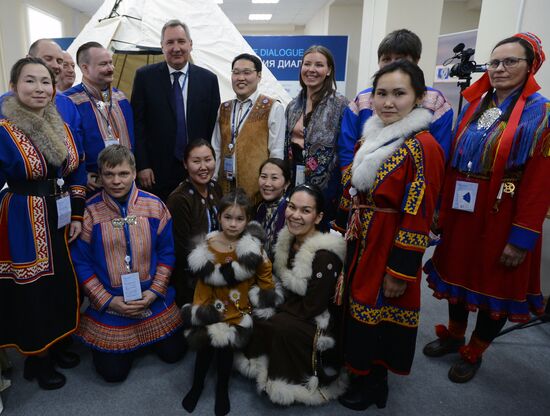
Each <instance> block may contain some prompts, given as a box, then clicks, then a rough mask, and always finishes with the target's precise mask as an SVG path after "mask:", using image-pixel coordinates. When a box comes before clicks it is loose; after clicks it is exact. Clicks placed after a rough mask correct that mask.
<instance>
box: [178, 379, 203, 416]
mask: <svg viewBox="0 0 550 416" xmlns="http://www.w3.org/2000/svg"><path fill="white" fill-rule="evenodd" d="M202 389H203V386H194V385H193V387H191V390H189V393H187V394H186V395H185V397H184V398H183V400H182V401H181V406H182V407H183V408H184V409H185V410H187V411H188V412H189V413H193V410H195V407H197V403H198V402H199V399H200V397H201V394H202Z"/></svg>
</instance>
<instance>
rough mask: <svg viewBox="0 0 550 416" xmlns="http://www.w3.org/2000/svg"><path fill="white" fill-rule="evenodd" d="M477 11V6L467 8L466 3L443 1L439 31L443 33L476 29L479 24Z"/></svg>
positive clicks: (478, 11)
mask: <svg viewBox="0 0 550 416" xmlns="http://www.w3.org/2000/svg"><path fill="white" fill-rule="evenodd" d="M479 13H480V9H479V8H475V9H471V8H468V5H467V3H464V2H457V1H445V2H444V3H443V15H442V16H441V31H440V33H441V34H442V35H444V34H446V33H456V32H464V31H465V30H472V29H477V27H478V25H479Z"/></svg>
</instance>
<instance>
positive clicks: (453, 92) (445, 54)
mask: <svg viewBox="0 0 550 416" xmlns="http://www.w3.org/2000/svg"><path fill="white" fill-rule="evenodd" d="M476 41H477V29H475V30H468V31H465V32H457V33H449V34H445V35H440V36H439V41H438V44H437V58H436V61H435V62H436V66H435V79H434V84H433V87H434V88H436V89H438V90H439V91H441V92H442V93H443V95H444V96H445V98H447V101H449V102H450V103H451V105H452V106H453V110H454V114H455V120H456V117H457V115H458V114H457V112H458V103H459V100H460V86H459V85H457V83H458V81H459V79H458V78H457V77H452V76H451V69H452V68H453V66H454V65H456V64H460V63H461V61H460V59H453V60H451V61H450V62H449V63H448V64H447V65H443V63H445V62H446V61H449V60H450V58H452V57H453V56H455V55H456V52H454V51H453V49H455V48H457V47H458V45H459V44H464V47H463V48H462V50H466V49H470V48H471V49H475V47H476ZM457 49H461V48H460V47H458V48H457ZM475 59H476V55H475V53H474V55H472V56H471V57H470V61H474V62H475ZM482 63H484V61H483V62H482ZM455 68H456V67H455ZM474 79H475V78H474Z"/></svg>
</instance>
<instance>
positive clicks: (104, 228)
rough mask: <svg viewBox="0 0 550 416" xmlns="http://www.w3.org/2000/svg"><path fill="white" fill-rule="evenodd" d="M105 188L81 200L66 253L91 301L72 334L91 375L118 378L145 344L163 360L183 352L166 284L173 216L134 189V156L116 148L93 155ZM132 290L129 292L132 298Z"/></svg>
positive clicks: (177, 316) (155, 200)
mask: <svg viewBox="0 0 550 416" xmlns="http://www.w3.org/2000/svg"><path fill="white" fill-rule="evenodd" d="M98 167H99V175H100V178H101V181H102V184H103V191H102V192H100V193H97V194H96V195H95V196H93V197H92V198H90V199H89V200H88V201H87V206H86V211H85V213H84V221H83V226H82V228H83V230H82V234H81V236H80V238H79V240H78V241H77V242H76V244H75V246H73V248H72V251H71V254H72V256H73V261H74V265H75V269H76V272H77V275H78V280H79V282H80V285H81V287H82V289H83V291H84V294H85V295H86V296H87V297H88V298H89V300H90V306H88V308H87V309H86V311H85V312H84V314H83V315H82V317H81V322H80V327H79V329H78V331H77V333H76V336H77V337H79V338H80V339H81V340H82V341H83V342H84V343H85V344H86V345H88V346H90V347H91V348H92V354H93V359H94V364H95V367H96V370H97V372H98V373H99V374H100V375H101V376H103V378H104V379H105V380H106V381H109V382H118V381H123V380H124V379H125V378H126V377H127V375H128V373H129V371H130V368H131V365H132V361H133V357H134V351H136V350H138V349H140V348H143V347H145V346H147V345H152V348H153V350H154V351H155V352H156V353H157V354H158V356H159V357H160V358H161V359H162V360H163V361H165V362H169V363H173V362H176V361H178V360H179V359H180V358H181V357H182V355H183V353H184V343H183V337H182V335H181V331H180V328H181V325H182V321H181V317H180V313H179V309H178V307H177V306H176V305H175V303H174V297H175V291H174V289H173V288H172V287H171V286H169V285H168V283H169V281H170V274H171V273H172V267H173V265H174V261H175V256H174V241H173V238H172V219H171V217H170V213H169V212H168V209H167V208H166V206H165V205H164V204H163V203H162V201H160V199H158V198H157V197H156V196H154V195H152V194H149V193H148V192H145V191H140V190H138V189H137V187H136V186H135V183H134V180H135V177H136V165H135V159H134V156H133V154H132V153H131V152H130V150H129V149H127V148H126V147H124V146H122V145H113V146H110V147H108V148H106V149H104V150H103V151H102V152H101V153H100V154H99V158H98ZM131 289H133V293H134V295H135V296H133V297H132V298H131V299H136V298H137V300H130V295H131V291H132V290H131Z"/></svg>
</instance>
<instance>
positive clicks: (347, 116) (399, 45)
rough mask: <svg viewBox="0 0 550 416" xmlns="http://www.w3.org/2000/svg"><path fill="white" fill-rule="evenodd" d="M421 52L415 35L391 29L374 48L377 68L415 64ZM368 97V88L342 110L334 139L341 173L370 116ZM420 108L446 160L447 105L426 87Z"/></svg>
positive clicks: (449, 129) (449, 114)
mask: <svg viewBox="0 0 550 416" xmlns="http://www.w3.org/2000/svg"><path fill="white" fill-rule="evenodd" d="M421 53H422V42H421V41H420V38H419V37H418V36H417V35H416V34H415V33H413V32H411V31H410V30H407V29H399V30H395V31H393V32H391V33H390V34H388V35H387V36H386V37H385V38H384V39H382V42H380V45H379V46H378V66H379V67H380V68H382V67H384V66H386V65H388V64H390V63H392V62H393V61H395V60H398V59H407V60H409V61H411V62H413V63H415V64H418V61H420V54H421ZM372 98H373V97H372V88H367V89H366V90H363V91H361V92H360V93H359V94H357V97H355V100H354V101H351V102H350V103H349V106H348V107H347V108H346V110H345V111H344V115H343V116H342V126H341V127H340V136H339V137H338V161H339V163H340V168H341V169H342V170H343V169H345V168H346V167H347V166H348V165H349V164H350V163H351V162H352V161H353V154H354V149H355V145H356V143H357V140H359V139H360V138H361V135H362V133H363V126H364V125H365V123H366V122H367V120H368V119H369V118H370V117H371V116H372V115H373V112H374V107H373V104H372ZM421 105H422V107H423V108H427V109H428V110H430V112H431V113H432V114H433V117H432V122H431V124H430V133H431V134H432V136H434V137H435V139H436V140H437V142H438V143H439V145H440V146H441V148H442V149H443V152H444V153H445V158H448V157H449V152H450V151H451V139H452V137H451V133H452V124H453V109H452V107H451V105H450V104H449V102H448V101H447V100H446V99H445V97H444V96H443V94H441V92H440V91H438V90H436V89H433V88H430V87H426V94H425V95H424V99H423V100H422V104H421Z"/></svg>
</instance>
